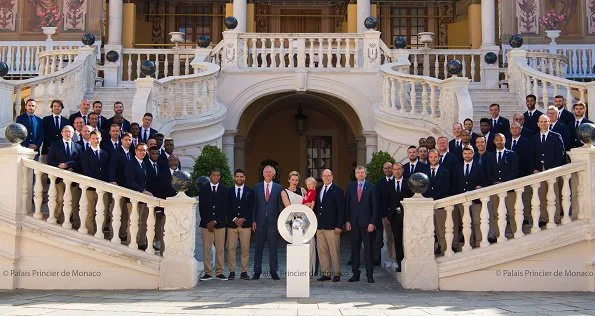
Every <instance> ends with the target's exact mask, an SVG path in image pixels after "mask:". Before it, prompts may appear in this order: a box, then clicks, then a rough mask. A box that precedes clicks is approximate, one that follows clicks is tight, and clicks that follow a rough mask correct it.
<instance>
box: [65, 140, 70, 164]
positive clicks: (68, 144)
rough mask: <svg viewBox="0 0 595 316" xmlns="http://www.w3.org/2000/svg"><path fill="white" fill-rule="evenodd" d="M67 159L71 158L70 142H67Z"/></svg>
mask: <svg viewBox="0 0 595 316" xmlns="http://www.w3.org/2000/svg"><path fill="white" fill-rule="evenodd" d="M66 159H67V160H70V142H66Z"/></svg>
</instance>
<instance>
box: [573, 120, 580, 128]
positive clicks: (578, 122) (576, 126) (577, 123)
mask: <svg viewBox="0 0 595 316" xmlns="http://www.w3.org/2000/svg"><path fill="white" fill-rule="evenodd" d="M580 124H581V121H578V120H577V121H576V125H575V126H574V128H578V126H579V125H580Z"/></svg>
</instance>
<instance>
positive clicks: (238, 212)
mask: <svg viewBox="0 0 595 316" xmlns="http://www.w3.org/2000/svg"><path fill="white" fill-rule="evenodd" d="M172 156H173V155H171V156H170V160H171V157H172ZM174 157H175V156H174ZM233 177H234V182H235V185H234V186H233V187H232V188H231V190H229V207H228V208H227V209H228V213H227V221H228V222H227V266H228V268H229V276H228V277H227V279H228V280H233V279H235V277H236V272H235V271H236V249H237V244H238V239H239V240H240V268H241V269H242V273H241V274H240V279H242V280H250V276H248V259H249V258H250V235H251V233H252V232H251V230H250V228H251V227H252V214H253V213H254V204H255V201H256V200H255V195H254V190H252V189H251V188H249V187H248V186H246V175H245V172H244V170H242V169H236V170H235V171H234V175H233Z"/></svg>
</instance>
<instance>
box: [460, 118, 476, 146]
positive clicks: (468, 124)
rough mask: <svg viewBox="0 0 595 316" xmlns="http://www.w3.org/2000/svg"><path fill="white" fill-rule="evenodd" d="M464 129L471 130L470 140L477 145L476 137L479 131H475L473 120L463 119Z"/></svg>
mask: <svg viewBox="0 0 595 316" xmlns="http://www.w3.org/2000/svg"><path fill="white" fill-rule="evenodd" d="M463 129H465V130H467V131H468V132H469V136H470V137H471V139H470V142H471V145H472V146H474V145H475V139H476V138H477V136H478V135H477V133H475V132H474V131H473V120H472V119H470V118H466V119H465V120H464V121H463Z"/></svg>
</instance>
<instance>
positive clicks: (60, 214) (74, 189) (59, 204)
mask: <svg viewBox="0 0 595 316" xmlns="http://www.w3.org/2000/svg"><path fill="white" fill-rule="evenodd" d="M65 192H66V185H65V184H64V182H63V181H60V182H59V183H56V193H57V198H56V209H55V210H54V216H56V218H57V219H58V223H59V224H62V223H64V220H65V219H64V193H65ZM70 194H71V196H72V203H71V206H72V214H71V215H70V216H71V218H72V227H73V228H74V229H78V228H79V227H80V226H81V220H80V218H79V201H80V199H81V189H79V187H78V186H71V187H70ZM67 220H68V221H70V218H68V219H67Z"/></svg>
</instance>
